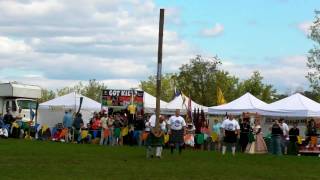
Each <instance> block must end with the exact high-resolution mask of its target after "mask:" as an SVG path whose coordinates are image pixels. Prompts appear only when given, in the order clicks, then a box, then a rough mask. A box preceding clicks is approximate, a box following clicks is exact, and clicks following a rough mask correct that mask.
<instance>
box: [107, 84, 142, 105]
mask: <svg viewBox="0 0 320 180" xmlns="http://www.w3.org/2000/svg"><path fill="white" fill-rule="evenodd" d="M101 103H102V106H107V107H120V108H127V107H128V106H129V105H130V104H132V103H133V104H134V105H135V106H136V107H137V109H138V110H139V109H142V108H143V91H138V90H118V89H106V90H102V102H101Z"/></svg>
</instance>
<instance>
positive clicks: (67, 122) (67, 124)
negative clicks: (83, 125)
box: [63, 110, 72, 129]
mask: <svg viewBox="0 0 320 180" xmlns="http://www.w3.org/2000/svg"><path fill="white" fill-rule="evenodd" d="M63 127H64V128H68V129H71V128H72V114H71V110H68V111H66V112H65V114H64V116H63Z"/></svg>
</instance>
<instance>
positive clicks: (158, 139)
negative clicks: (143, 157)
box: [146, 115, 166, 158]
mask: <svg viewBox="0 0 320 180" xmlns="http://www.w3.org/2000/svg"><path fill="white" fill-rule="evenodd" d="M146 126H147V127H148V128H150V132H151V133H149V135H148V138H147V143H146V144H147V158H150V157H151V158H152V157H153V156H154V154H155V156H156V157H157V158H161V155H162V146H163V135H164V132H165V130H166V123H165V121H164V116H161V115H160V117H159V124H158V126H157V124H156V115H152V116H151V117H150V119H149V121H148V122H147V123H146ZM154 147H155V153H154Z"/></svg>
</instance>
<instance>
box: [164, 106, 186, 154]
mask: <svg viewBox="0 0 320 180" xmlns="http://www.w3.org/2000/svg"><path fill="white" fill-rule="evenodd" d="M168 129H169V131H168V133H169V135H170V148H171V154H173V150H174V149H175V148H178V149H179V154H181V153H182V148H183V145H184V138H183V137H184V135H185V131H186V121H185V120H184V118H183V117H182V116H180V109H176V112H175V115H174V116H171V117H170V118H169V121H168Z"/></svg>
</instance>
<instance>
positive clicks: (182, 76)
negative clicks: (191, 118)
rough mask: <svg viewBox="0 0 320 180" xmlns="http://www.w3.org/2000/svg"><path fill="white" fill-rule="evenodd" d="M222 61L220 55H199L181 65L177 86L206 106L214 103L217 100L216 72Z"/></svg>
mask: <svg viewBox="0 0 320 180" xmlns="http://www.w3.org/2000/svg"><path fill="white" fill-rule="evenodd" d="M220 64H221V62H220V60H219V59H218V57H213V58H210V59H209V58H203V57H202V56H200V55H197V56H196V57H195V58H193V59H191V60H190V63H188V64H183V65H182V66H181V67H180V69H179V70H180V73H179V74H178V75H177V79H176V82H177V87H178V88H179V90H181V91H182V92H183V93H185V95H186V96H190V97H191V99H193V100H194V101H196V102H197V103H199V104H203V105H205V106H210V105H214V103H215V102H216V101H215V100H216V98H215V96H214V95H215V94H216V88H215V87H216V86H215V82H216V76H215V74H216V72H217V71H218V68H217V67H218V65H220Z"/></svg>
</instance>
